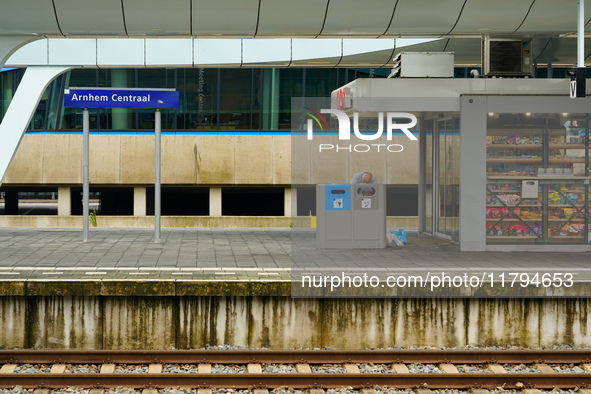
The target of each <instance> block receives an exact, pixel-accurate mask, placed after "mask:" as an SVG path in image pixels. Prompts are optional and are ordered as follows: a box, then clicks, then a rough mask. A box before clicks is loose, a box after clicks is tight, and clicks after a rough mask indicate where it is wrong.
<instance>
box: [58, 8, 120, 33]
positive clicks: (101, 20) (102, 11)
mask: <svg viewBox="0 0 591 394" xmlns="http://www.w3.org/2000/svg"><path fill="white" fill-rule="evenodd" d="M54 2H55V9H56V11H57V17H58V20H59V23H60V27H61V28H62V31H63V32H64V34H71V35H91V36H92V35H95V36H96V35H104V34H119V35H124V34H126V33H125V26H124V24H123V10H122V8H121V1H120V0H101V1H95V0H54Z"/></svg>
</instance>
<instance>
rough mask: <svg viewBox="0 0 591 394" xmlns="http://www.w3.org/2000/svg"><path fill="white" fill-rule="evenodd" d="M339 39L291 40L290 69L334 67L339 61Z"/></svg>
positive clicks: (340, 41)
mask: <svg viewBox="0 0 591 394" xmlns="http://www.w3.org/2000/svg"><path fill="white" fill-rule="evenodd" d="M342 52H343V40H342V39H340V38H292V40H291V64H290V66H291V67H334V66H336V65H337V64H339V62H340V61H341V55H342Z"/></svg>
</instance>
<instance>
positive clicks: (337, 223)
mask: <svg viewBox="0 0 591 394" xmlns="http://www.w3.org/2000/svg"><path fill="white" fill-rule="evenodd" d="M386 243H387V239H386V185H384V184H382V183H371V184H366V183H361V184H351V183H329V184H321V185H316V247H317V248H319V249H327V248H331V249H355V248H385V247H386Z"/></svg>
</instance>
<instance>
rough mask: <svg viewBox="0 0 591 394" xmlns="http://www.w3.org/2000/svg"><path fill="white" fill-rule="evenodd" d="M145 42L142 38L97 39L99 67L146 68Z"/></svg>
mask: <svg viewBox="0 0 591 394" xmlns="http://www.w3.org/2000/svg"><path fill="white" fill-rule="evenodd" d="M144 41H145V40H143V39H140V38H99V39H97V40H96V61H97V65H98V66H99V67H101V66H105V67H144V65H145V51H144V46H145V42H144Z"/></svg>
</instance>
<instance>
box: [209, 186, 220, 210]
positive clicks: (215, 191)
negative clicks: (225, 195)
mask: <svg viewBox="0 0 591 394" xmlns="http://www.w3.org/2000/svg"><path fill="white" fill-rule="evenodd" d="M209 216H222V188H221V187H210V188H209Z"/></svg>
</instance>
